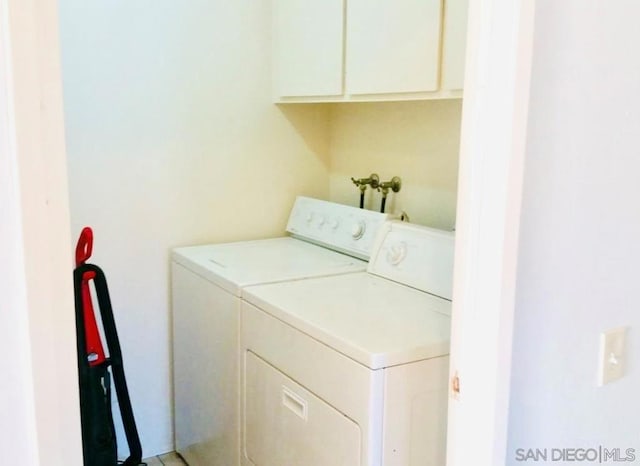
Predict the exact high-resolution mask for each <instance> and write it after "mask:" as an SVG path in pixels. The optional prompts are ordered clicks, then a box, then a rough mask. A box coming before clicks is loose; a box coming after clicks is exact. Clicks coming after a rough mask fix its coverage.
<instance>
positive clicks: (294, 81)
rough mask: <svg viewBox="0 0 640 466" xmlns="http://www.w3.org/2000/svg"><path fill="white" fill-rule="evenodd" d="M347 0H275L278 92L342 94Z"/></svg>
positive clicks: (275, 89)
mask: <svg viewBox="0 0 640 466" xmlns="http://www.w3.org/2000/svg"><path fill="white" fill-rule="evenodd" d="M343 29H344V0H273V41H274V44H273V45H274V48H273V54H274V93H275V96H276V98H277V97H295V96H336V95H341V94H342V79H343V78H342V76H343V39H344V37H343V36H344V31H343Z"/></svg>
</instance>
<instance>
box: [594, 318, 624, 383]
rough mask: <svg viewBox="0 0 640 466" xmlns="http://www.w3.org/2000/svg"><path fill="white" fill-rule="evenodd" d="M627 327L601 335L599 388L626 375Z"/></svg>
mask: <svg viewBox="0 0 640 466" xmlns="http://www.w3.org/2000/svg"><path fill="white" fill-rule="evenodd" d="M626 335H627V327H619V328H615V329H612V330H607V331H606V332H602V333H601V334H600V356H599V364H598V386H600V387H601V386H603V385H604V384H607V383H609V382H613V381H614V380H617V379H619V378H621V377H622V376H623V375H624V371H625V367H626V358H627V355H626V350H625V346H626Z"/></svg>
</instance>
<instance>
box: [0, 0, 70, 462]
mask: <svg viewBox="0 0 640 466" xmlns="http://www.w3.org/2000/svg"><path fill="white" fill-rule="evenodd" d="M0 47H1V48H2V52H1V53H0V87H1V88H0V95H3V94H4V97H6V98H2V99H0V114H1V117H0V126H1V128H0V131H1V132H0V135H2V140H1V142H0V164H1V165H2V168H3V170H2V173H1V174H0V182H2V188H1V189H0V196H2V198H0V207H2V214H3V217H2V222H3V225H2V228H0V232H2V233H3V236H2V241H0V243H1V244H0V254H1V256H0V257H1V258H2V259H3V264H2V266H0V269H1V270H3V275H4V273H5V271H6V273H8V274H10V275H11V277H9V279H8V281H6V282H5V280H4V278H5V277H4V276H3V277H2V279H3V280H2V282H3V283H2V284H0V287H1V289H2V291H3V293H2V303H3V305H4V304H6V305H8V306H10V309H8V311H7V312H6V313H5V312H4V310H3V312H2V313H1V314H0V315H1V316H2V322H0V327H3V329H5V330H13V331H14V332H15V334H13V335H10V340H8V341H10V342H11V343H12V347H11V348H5V347H4V344H7V342H6V341H4V340H3V342H0V345H1V346H0V348H2V349H3V354H2V358H11V359H12V360H15V361H20V363H21V366H20V367H19V368H16V367H15V364H11V362H10V361H4V362H5V363H7V365H8V367H9V369H10V370H11V371H12V373H15V374H16V375H17V376H18V377H19V380H17V381H16V382H17V383H18V384H19V385H20V387H21V388H23V389H24V390H25V391H24V392H23V393H22V397H21V399H20V403H15V404H13V405H11V406H6V409H7V410H8V412H6V413H5V412H3V413H2V414H3V416H2V417H3V419H10V422H11V423H12V424H13V423H16V425H19V426H20V428H19V430H16V431H13V432H12V435H11V436H9V437H6V438H11V439H14V440H15V443H13V444H12V445H7V446H4V445H3V447H4V448H2V455H3V461H6V462H7V464H26V465H29V466H31V465H38V464H40V465H47V466H81V465H82V443H81V433H80V414H79V412H80V406H79V401H78V375H77V359H76V343H75V339H76V337H75V312H74V299H73V282H72V271H73V262H72V260H73V257H72V251H71V236H70V231H69V229H70V222H69V200H68V193H67V190H68V186H67V175H66V156H65V147H64V127H63V121H64V120H63V112H62V86H61V73H60V57H59V48H58V18H57V2H56V1H55V0H0ZM5 167H6V170H4V168H5ZM5 210H6V212H5ZM5 213H6V214H7V215H6V217H5V216H4V215H5ZM5 221H6V223H4V222H5ZM5 258H6V259H7V262H6V263H5V262H4V259H5ZM5 265H8V267H7V268H6V269H4V266H5ZM5 319H6V320H5ZM5 322H6V323H7V324H8V325H5ZM10 326H11V327H10ZM2 335H4V334H2ZM3 367H4V366H3ZM3 375H6V374H3ZM11 383H13V381H11ZM15 389H16V388H15V387H9V388H8V389H7V392H8V393H10V394H11V393H13V391H15ZM2 391H3V394H4V387H3V390H2ZM4 408H5V406H3V409H4ZM5 416H6V417H5ZM3 437H4V435H3ZM3 440H4V438H3ZM11 458H15V460H12V459H11Z"/></svg>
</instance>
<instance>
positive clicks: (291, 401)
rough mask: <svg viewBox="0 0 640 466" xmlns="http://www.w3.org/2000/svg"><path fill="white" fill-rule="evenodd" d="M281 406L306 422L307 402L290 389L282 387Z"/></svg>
mask: <svg viewBox="0 0 640 466" xmlns="http://www.w3.org/2000/svg"><path fill="white" fill-rule="evenodd" d="M282 404H283V405H285V406H286V407H287V408H289V409H290V410H291V411H293V413H294V414H295V415H296V416H298V417H300V418H301V419H303V420H305V421H306V420H307V402H306V400H304V399H303V398H301V397H300V396H298V395H296V394H295V393H293V392H292V391H291V390H290V389H288V388H287V387H285V386H284V385H283V386H282Z"/></svg>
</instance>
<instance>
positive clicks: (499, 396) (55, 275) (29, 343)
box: [0, 0, 534, 466]
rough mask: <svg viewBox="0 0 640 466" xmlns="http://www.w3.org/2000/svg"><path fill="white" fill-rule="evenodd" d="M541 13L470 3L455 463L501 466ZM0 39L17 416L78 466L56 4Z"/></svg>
mask: <svg viewBox="0 0 640 466" xmlns="http://www.w3.org/2000/svg"><path fill="white" fill-rule="evenodd" d="M533 13H534V0H470V10H469V32H468V39H467V43H468V47H467V73H466V78H465V100H464V104H463V118H462V136H461V149H460V176H459V197H458V215H457V218H458V221H457V235H456V267H455V284H454V310H453V319H452V330H453V332H452V351H451V372H452V375H453V374H457V375H458V376H459V378H460V389H461V390H460V394H459V395H458V396H452V397H451V398H450V403H449V419H450V422H449V430H448V439H449V440H448V459H447V464H448V466H468V465H469V464H474V465H476V466H485V465H486V466H489V465H491V466H493V465H497V464H504V462H505V453H506V438H507V433H506V423H507V413H508V397H509V385H510V384H509V377H510V362H511V361H510V358H511V335H512V322H513V312H514V292H515V284H516V264H517V251H518V227H519V217H520V204H521V192H522V172H523V164H524V152H525V139H526V124H527V121H526V120H527V118H526V116H527V108H528V101H529V98H528V89H529V79H530V74H531V73H530V67H531V55H532V52H531V48H532V39H533ZM0 40H1V42H0V46H2V47H3V48H4V51H5V52H6V53H5V54H4V55H0V57H1V58H2V60H0V74H2V77H3V78H4V79H0V85H4V86H5V89H4V91H5V92H6V94H7V95H8V96H9V98H7V99H3V100H2V101H0V112H4V113H5V115H7V116H9V120H8V121H10V122H12V123H11V124H10V125H8V126H5V129H7V130H11V131H12V132H13V133H14V134H12V135H11V136H13V137H14V140H15V142H16V144H13V145H10V144H0V152H1V153H0V157H3V159H2V160H6V161H9V162H10V163H13V164H15V167H16V169H15V170H11V171H7V172H5V173H3V174H2V181H3V182H5V181H6V182H7V183H9V184H11V185H12V186H15V187H17V191H15V196H13V197H11V196H8V197H11V198H10V199H8V201H9V202H10V203H11V205H12V206H13V207H14V208H15V209H17V210H16V211H15V212H14V213H15V215H14V216H13V217H12V218H11V221H12V222H13V223H12V225H11V226H10V228H12V230H11V231H12V235H11V238H9V240H10V241H9V242H7V243H6V244H5V245H3V248H4V249H0V251H2V252H3V253H4V251H5V250H8V249H11V248H14V251H20V252H21V254H20V255H19V256H15V257H17V259H18V260H17V262H16V264H17V265H16V267H17V269H16V270H18V272H20V271H22V273H19V274H18V275H17V277H18V280H19V283H18V285H19V286H16V287H12V288H10V289H9V290H8V292H9V296H8V298H7V302H12V300H13V301H15V302H18V303H20V302H21V303H22V306H23V310H24V312H25V313H26V320H27V322H24V321H23V323H24V324H25V325H27V327H28V328H26V331H28V334H25V335H24V338H22V339H20V340H19V342H20V347H18V348H15V351H19V352H22V351H24V353H23V354H28V355H30V359H31V365H30V367H28V368H27V370H25V371H23V373H22V374H23V376H24V382H25V383H26V384H27V385H28V386H29V387H32V388H33V390H32V392H31V393H30V394H29V397H28V398H29V400H28V401H27V405H26V406H27V408H26V410H22V409H21V408H20V407H17V406H16V407H15V408H13V409H15V412H14V413H13V414H15V415H17V416H22V417H25V418H29V416H30V414H29V409H28V406H32V408H33V410H32V414H33V420H34V424H35V427H34V428H35V430H36V432H37V437H36V439H32V440H31V441H30V442H27V444H32V445H33V446H34V447H36V448H37V451H36V452H34V455H35V456H34V458H35V459H34V460H33V462H34V464H37V461H38V460H37V458H38V457H39V458H41V459H46V462H47V464H48V465H51V466H62V465H65V466H80V465H81V461H82V459H81V458H82V446H81V436H80V428H79V424H80V423H79V408H78V399H77V378H76V377H77V372H76V370H77V369H76V359H75V343H73V344H71V343H70V342H74V339H75V328H74V321H73V316H72V312H70V311H71V310H72V309H73V295H72V286H71V276H70V273H69V272H70V270H71V241H72V240H71V233H70V230H69V229H70V222H69V203H68V194H67V191H68V185H67V177H66V157H65V149H64V129H63V121H64V120H63V113H62V92H61V83H60V81H61V77H60V59H59V45H58V43H59V39H58V18H57V2H56V0H0ZM16 57H19V58H20V59H19V60H17V59H16ZM0 194H1V195H3V196H5V195H6V192H5V191H0ZM4 200H5V199H3V200H2V201H3V202H4ZM44 232H46V234H45V233H44ZM45 278H49V279H50V282H48V281H47V280H45ZM21 290H23V291H24V293H23V292H22V291H21ZM21 300H22V301H21ZM65 312H66V314H65ZM23 317H24V315H23ZM42 334H46V335H49V337H48V338H44V339H43V338H41V335H42ZM52 417H53V418H52ZM63 433H64V438H62V437H61V435H63Z"/></svg>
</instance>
